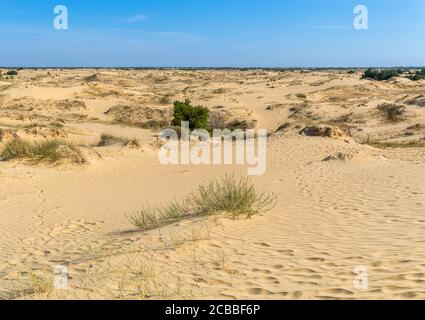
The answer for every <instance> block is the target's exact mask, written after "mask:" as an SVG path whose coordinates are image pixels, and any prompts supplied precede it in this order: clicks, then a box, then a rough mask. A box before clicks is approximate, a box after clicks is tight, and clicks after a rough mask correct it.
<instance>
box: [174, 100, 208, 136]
mask: <svg viewBox="0 0 425 320" xmlns="http://www.w3.org/2000/svg"><path fill="white" fill-rule="evenodd" d="M208 115H209V110H208V109H207V108H205V107H202V106H192V105H191V102H190V100H188V99H187V100H185V102H180V101H175V102H174V118H173V121H172V125H173V126H180V125H181V122H182V121H189V128H190V129H191V130H195V129H207V127H208Z"/></svg>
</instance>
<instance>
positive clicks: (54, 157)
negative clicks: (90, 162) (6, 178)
mask: <svg viewBox="0 0 425 320" xmlns="http://www.w3.org/2000/svg"><path fill="white" fill-rule="evenodd" d="M19 159H21V160H27V161H29V162H31V163H34V164H38V163H43V162H44V163H49V164H59V163H61V162H63V161H65V160H69V161H71V162H73V163H78V164H82V163H85V162H86V160H85V158H84V156H83V155H82V153H81V151H80V150H79V149H78V148H77V147H75V146H74V145H72V144H71V143H69V142H67V141H64V140H59V139H52V140H43V141H40V142H39V141H35V142H32V141H28V140H24V139H21V138H15V139H13V140H11V141H9V142H8V143H6V144H5V145H4V146H3V148H2V149H1V150H0V160H1V161H10V160H19Z"/></svg>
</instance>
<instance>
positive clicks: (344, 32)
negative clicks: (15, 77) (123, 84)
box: [0, 0, 425, 67]
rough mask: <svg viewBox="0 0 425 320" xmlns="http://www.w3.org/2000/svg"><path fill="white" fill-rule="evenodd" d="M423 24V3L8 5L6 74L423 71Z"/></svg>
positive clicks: (251, 0) (222, 0) (62, 0)
mask: <svg viewBox="0 0 425 320" xmlns="http://www.w3.org/2000/svg"><path fill="white" fill-rule="evenodd" d="M58 4H63V5H66V6H67V8H68V10H69V29H68V30H56V29H54V28H53V19H54V17H55V15H54V13H53V8H54V6H55V5H58ZM359 4H363V5H366V6H367V8H368V10H369V29H368V30H362V31H360V30H356V29H354V28H353V20H354V13H353V10H354V7H355V6H356V5H359ZM424 18H425V1H423V0H407V1H405V0H149V1H146V0H138V1H135V0H56V1H51V0H37V1H34V0H0V34H1V45H0V66H33V67H40V66H52V67H55V66H64V67H76V66H87V67H91V66H100V67H101V66H108V67H116V66H123V67H125V66H140V67H143V66H144V67H161V66H176V67H183V66H187V67H200V66H205V67H206V66H210V67H223V66H231V67H252V66H258V67H261V66H264V67H266V66H268V67H348V66H352V67H356V66H359V67H360V66H402V65H406V66H407V65H409V66H410V65H418V66H419V65H421V66H422V65H425V19H424Z"/></svg>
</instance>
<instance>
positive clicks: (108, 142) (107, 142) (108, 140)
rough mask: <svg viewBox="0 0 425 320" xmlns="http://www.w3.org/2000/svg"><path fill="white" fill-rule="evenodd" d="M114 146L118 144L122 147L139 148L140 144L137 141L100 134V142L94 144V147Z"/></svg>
mask: <svg viewBox="0 0 425 320" xmlns="http://www.w3.org/2000/svg"><path fill="white" fill-rule="evenodd" d="M115 144H120V145H122V146H124V147H127V146H130V147H135V148H140V143H139V141H138V140H137V139H129V138H125V137H117V136H114V135H111V134H102V135H101V136H100V141H99V142H98V143H97V144H96V147H107V146H112V145H115Z"/></svg>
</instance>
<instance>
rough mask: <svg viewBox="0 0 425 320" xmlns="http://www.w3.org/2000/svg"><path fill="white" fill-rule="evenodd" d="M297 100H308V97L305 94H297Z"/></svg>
mask: <svg viewBox="0 0 425 320" xmlns="http://www.w3.org/2000/svg"><path fill="white" fill-rule="evenodd" d="M296 96H297V98H300V99H306V98H307V96H306V95H305V94H304V93H297V95H296Z"/></svg>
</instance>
